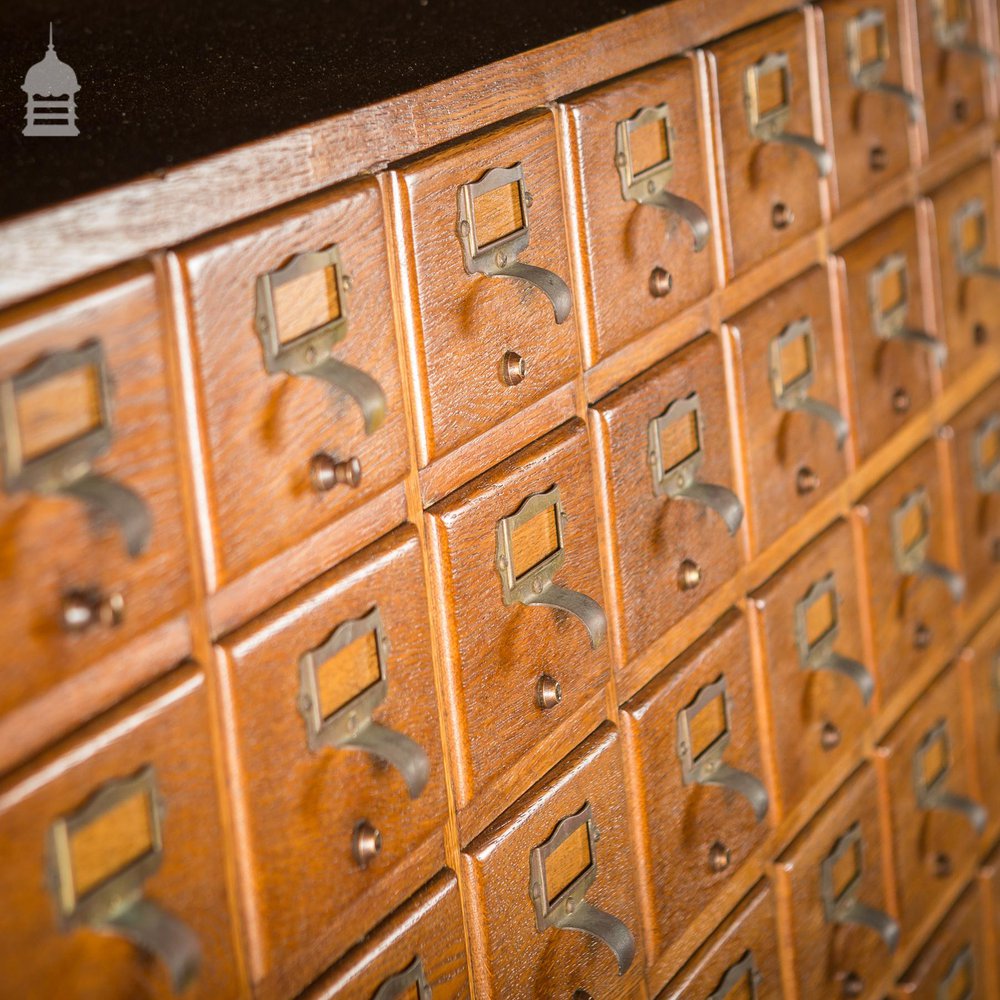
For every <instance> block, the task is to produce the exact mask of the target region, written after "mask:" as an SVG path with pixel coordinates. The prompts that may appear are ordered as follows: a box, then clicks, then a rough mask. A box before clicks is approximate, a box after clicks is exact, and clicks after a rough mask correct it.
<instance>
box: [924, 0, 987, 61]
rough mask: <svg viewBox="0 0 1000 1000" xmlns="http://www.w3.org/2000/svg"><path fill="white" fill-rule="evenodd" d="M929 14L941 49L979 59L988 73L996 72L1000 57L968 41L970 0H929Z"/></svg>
mask: <svg viewBox="0 0 1000 1000" xmlns="http://www.w3.org/2000/svg"><path fill="white" fill-rule="evenodd" d="M931 14H932V17H933V22H934V37H935V39H936V40H937V43H938V45H940V46H941V48H942V49H946V50H947V51H949V52H960V53H962V54H964V55H968V56H972V57H973V58H975V59H980V60H982V62H983V63H985V65H986V69H987V72H989V73H990V75H993V74H994V73H996V71H997V67H998V65H1000V57H998V56H997V54H996V53H995V52H991V51H990V50H989V49H987V48H984V47H983V46H982V45H977V44H976V43H975V42H970V41H969V28H970V27H971V25H972V5H971V3H970V0H931Z"/></svg>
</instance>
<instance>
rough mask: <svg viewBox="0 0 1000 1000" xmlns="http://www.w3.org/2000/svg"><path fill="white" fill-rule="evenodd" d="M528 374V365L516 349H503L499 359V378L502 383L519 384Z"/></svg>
mask: <svg viewBox="0 0 1000 1000" xmlns="http://www.w3.org/2000/svg"><path fill="white" fill-rule="evenodd" d="M527 374H528V366H527V364H526V363H525V360H524V358H522V357H521V355H520V354H518V353H517V351H504V355H503V357H502V358H501V359H500V378H501V380H502V381H503V383H504V385H520V384H521V382H523V381H524V376H525V375H527Z"/></svg>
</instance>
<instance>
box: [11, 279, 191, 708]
mask: <svg viewBox="0 0 1000 1000" xmlns="http://www.w3.org/2000/svg"><path fill="white" fill-rule="evenodd" d="M0 338H2V339H3V344H4V349H3V357H2V361H0V400H2V402H0V451H2V453H3V459H2V465H0V476H2V480H0V481H2V487H3V489H2V492H0V523H2V525H3V528H2V535H0V546H2V562H3V571H2V573H0V599H2V601H3V607H4V614H3V616H2V617H0V643H2V645H3V648H4V649H7V650H17V664H18V668H17V669H16V670H14V669H8V670H4V671H3V672H2V675H0V714H5V713H8V712H11V711H12V710H14V709H16V708H18V707H20V706H22V705H24V704H26V703H27V702H28V701H30V700H31V699H33V698H37V697H39V696H40V695H42V694H43V693H45V692H46V691H48V690H50V689H53V688H56V687H57V686H59V685H62V684H67V683H69V682H71V681H73V679H74V678H75V677H77V676H78V675H79V674H81V673H82V671H83V668H84V667H85V666H87V665H88V664H90V663H93V662H95V661H96V660H97V659H99V658H101V657H103V656H105V655H106V654H108V653H110V652H111V651H112V650H114V649H116V648H119V647H122V646H124V645H125V644H126V643H127V642H129V641H130V640H132V639H134V638H136V637H137V636H139V635H141V634H143V633H144V632H146V631H148V630H150V629H151V628H153V627H154V626H158V625H161V624H163V623H165V622H167V621H168V620H169V619H170V618H172V617H175V616H177V615H179V614H180V613H181V611H182V610H183V609H184V608H185V606H186V605H187V603H188V601H189V599H190V581H189V576H188V566H187V546H186V543H185V539H184V529H183V522H182V510H181V500H180V495H179V488H178V483H179V480H180V470H179V463H178V453H177V439H178V436H179V435H178V431H177V428H176V426H175V424H174V420H173V417H172V414H171V401H170V394H169V391H168V387H167V366H168V357H167V346H166V344H165V342H164V333H163V328H162V321H161V317H160V313H159V307H158V305H157V297H156V290H155V287H154V283H153V279H152V275H151V274H149V273H148V272H147V271H145V270H140V269H138V268H135V269H132V270H130V271H127V272H125V273H119V274H118V275H116V276H114V277H112V278H108V279H104V280H101V281H96V282H91V283H89V284H87V285H85V286H83V287H81V288H79V289H74V290H72V291H70V292H68V293H60V294H59V295H58V296H56V297H52V298H49V299H45V300H42V301H40V302H38V303H33V304H31V305H29V306H26V307H24V308H21V309H16V310H12V311H10V312H7V313H4V314H3V315H2V316H0ZM121 669H122V671H123V674H124V673H126V672H131V671H132V670H133V668H132V667H123V668H121ZM133 685H134V681H133ZM123 686H124V685H123Z"/></svg>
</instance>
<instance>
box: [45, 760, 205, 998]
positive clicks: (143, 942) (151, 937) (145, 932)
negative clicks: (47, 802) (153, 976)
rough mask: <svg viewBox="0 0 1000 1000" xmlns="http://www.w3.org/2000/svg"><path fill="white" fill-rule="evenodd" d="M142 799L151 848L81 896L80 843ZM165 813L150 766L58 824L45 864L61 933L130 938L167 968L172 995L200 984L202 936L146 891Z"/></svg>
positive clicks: (157, 860)
mask: <svg viewBox="0 0 1000 1000" xmlns="http://www.w3.org/2000/svg"><path fill="white" fill-rule="evenodd" d="M137 799H138V800H140V801H141V803H142V805H143V807H144V810H145V829H146V831H147V833H148V838H149V842H148V846H147V848H146V849H145V850H144V851H143V852H142V853H141V854H139V855H137V856H134V857H133V858H132V859H131V860H129V861H127V862H125V864H124V866H123V867H121V868H119V869H118V870H117V871H116V872H113V873H111V874H109V875H106V876H105V877H103V878H102V879H101V880H100V881H99V882H98V883H97V884H96V885H94V886H88V887H84V888H83V889H82V890H81V889H80V888H79V887H78V884H77V877H78V873H77V872H76V871H75V870H74V856H73V849H72V843H73V839H74V837H75V836H76V835H77V834H79V833H80V831H82V830H83V829H84V828H86V827H88V826H89V825H90V824H92V823H94V822H96V821H98V820H100V819H101V818H102V817H107V816H108V815H109V814H110V813H111V812H112V811H114V810H116V809H117V808H118V807H121V806H123V805H124V804H125V803H127V802H128V801H129V800H137ZM163 811H164V810H163V802H162V800H161V798H160V794H159V790H158V788H157V784H156V772H155V771H154V769H153V768H152V767H151V766H149V765H147V766H145V767H143V768H142V769H141V770H140V771H138V772H137V773H136V774H135V775H133V776H132V777H129V778H120V779H117V780H114V781H110V782H108V783H107V784H105V785H103V786H102V787H101V788H99V789H98V790H97V792H95V793H94V794H93V795H92V796H91V797H90V798H89V799H88V800H87V802H85V803H84V804H83V805H82V806H81V807H80V808H79V809H77V810H76V811H75V812H72V813H69V814H68V815H66V816H60V817H59V818H58V819H56V820H55V822H54V823H53V824H52V826H51V827H50V828H49V831H48V843H47V845H46V847H47V856H46V860H47V868H48V876H49V884H50V887H51V889H52V892H53V894H54V895H55V898H56V902H57V906H58V914H59V923H60V926H61V927H62V929H63V931H66V932H69V931H72V930H77V929H79V928H89V929H91V930H95V931H100V932H103V933H108V934H116V935H118V936H120V937H124V938H125V939H126V940H128V941H130V942H132V943H133V944H134V945H136V946H137V947H138V948H140V949H141V950H142V951H145V952H147V953H148V954H150V955H152V956H154V957H155V958H157V959H159V960H160V961H161V962H162V963H163V964H164V966H166V969H167V972H168V974H169V976H170V984H171V987H172V989H173V991H174V992H175V993H180V992H181V991H182V990H184V988H185V987H186V986H188V985H189V984H190V983H191V981H192V980H193V979H194V978H195V976H196V975H197V973H198V969H199V966H200V964H201V947H200V945H199V944H198V938H197V937H196V936H195V934H194V932H193V931H192V930H191V929H190V928H189V927H187V925H185V924H183V923H182V922H181V921H180V920H178V919H177V918H176V917H174V916H172V915H171V914H169V913H167V912H166V911H165V910H163V909H162V908H161V907H160V906H159V904H157V903H154V902H152V901H151V900H149V899H146V898H144V896H143V893H142V890H143V884H144V883H145V881H146V880H147V879H148V878H150V877H151V876H152V875H153V874H154V873H155V872H157V871H159V868H160V865H161V864H162V863H163Z"/></svg>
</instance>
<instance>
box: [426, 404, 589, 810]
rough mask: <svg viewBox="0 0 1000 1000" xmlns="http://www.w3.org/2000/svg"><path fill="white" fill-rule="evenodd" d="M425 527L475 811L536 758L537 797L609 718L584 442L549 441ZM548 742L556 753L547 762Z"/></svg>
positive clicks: (456, 497) (459, 751)
mask: <svg viewBox="0 0 1000 1000" xmlns="http://www.w3.org/2000/svg"><path fill="white" fill-rule="evenodd" d="M426 523H427V528H428V533H429V536H430V544H432V545H433V546H434V557H435V558H434V560H433V564H434V567H435V570H436V572H438V573H439V574H440V578H439V580H438V581H437V594H438V595H439V600H440V601H441V603H442V606H443V607H444V608H447V609H448V610H449V611H450V619H449V621H448V624H447V626H446V633H447V634H445V635H443V636H442V640H443V650H442V654H443V659H444V661H445V665H446V669H447V670H448V674H449V676H450V678H451V682H450V683H449V685H448V691H447V697H448V698H449V699H450V702H451V703H450V705H449V706H448V711H449V714H450V716H451V719H452V726H453V728H452V732H453V734H454V735H453V737H452V740H451V752H452V753H453V754H454V758H453V763H454V771H453V775H454V776H455V793H456V799H457V803H458V805H459V806H465V805H467V804H468V803H469V802H470V801H471V800H472V798H473V797H474V796H475V795H476V794H478V793H479V792H480V791H482V790H483V789H484V788H485V787H486V786H488V785H489V784H490V783H491V782H493V781H495V780H497V779H498V778H501V777H503V776H504V775H505V772H507V771H508V770H509V769H510V768H511V767H512V766H513V765H515V764H517V763H519V762H523V761H524V759H525V757H526V755H527V754H528V753H529V752H530V751H532V750H535V754H534V758H535V759H534V760H533V764H532V766H533V767H534V768H535V771H534V772H533V774H532V776H531V778H530V779H529V781H528V784H530V783H531V781H533V780H536V779H537V778H538V777H540V776H541V775H542V774H543V773H544V772H545V770H546V769H547V768H549V767H551V766H552V764H554V763H555V762H556V761H557V760H558V759H559V758H560V757H561V756H563V755H564V754H565V753H566V752H568V751H569V749H570V748H571V747H573V746H575V745H576V744H577V743H578V742H579V741H580V739H582V737H583V736H584V735H585V734H586V733H587V732H589V731H590V730H591V729H593V728H594V726H596V725H597V723H598V721H599V720H600V719H602V718H603V717H604V705H603V694H604V688H605V685H606V683H607V680H608V672H609V657H608V647H607V642H606V640H605V630H606V619H605V616H604V608H605V607H606V604H605V601H604V596H603V589H602V584H601V572H600V565H599V559H598V551H597V537H596V533H597V524H596V516H595V513H594V500H593V484H592V478H591V471H590V456H589V452H588V446H587V434H586V429H585V428H584V427H583V425H582V424H580V423H579V422H573V423H570V424H567V425H566V426H564V427H562V428H559V429H558V430H556V431H554V432H552V433H551V434H549V435H548V436H547V437H544V438H542V439H541V440H540V441H537V442H535V444H533V445H531V446H530V447H528V448H526V449H524V450H523V451H521V452H519V453H518V454H517V455H514V456H513V457H512V458H510V459H508V460H507V461H506V462H503V463H501V464H500V465H498V466H497V467H496V468H495V469H492V470H491V471H490V472H487V473H485V474H484V475H482V476H480V477H479V478H478V479H475V480H473V481H472V482H471V483H469V484H468V485H467V486H465V487H463V488H462V489H460V490H458V491H457V492H456V493H454V494H452V496H451V497H449V498H448V499H446V500H443V501H442V502H441V503H439V504H435V505H434V506H433V507H431V508H430V509H429V510H428V512H427V521H426ZM570 720H572V721H570ZM546 738H548V739H549V740H550V741H551V740H552V739H553V738H555V739H556V740H557V745H555V746H551V747H550V752H549V753H548V754H546V755H545V756H544V759H543V758H542V757H539V755H538V752H537V744H539V743H541V742H542V741H543V740H545V739H546ZM525 787H526V786H525Z"/></svg>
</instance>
